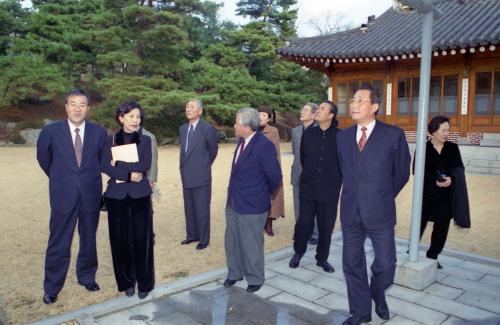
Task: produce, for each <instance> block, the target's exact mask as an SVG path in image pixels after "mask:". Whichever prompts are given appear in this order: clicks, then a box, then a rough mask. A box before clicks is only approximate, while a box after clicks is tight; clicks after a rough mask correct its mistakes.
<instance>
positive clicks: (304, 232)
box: [289, 101, 342, 273]
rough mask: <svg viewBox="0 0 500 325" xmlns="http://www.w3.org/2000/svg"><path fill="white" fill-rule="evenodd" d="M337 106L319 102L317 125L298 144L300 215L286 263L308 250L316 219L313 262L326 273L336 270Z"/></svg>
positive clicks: (297, 259) (339, 180)
mask: <svg viewBox="0 0 500 325" xmlns="http://www.w3.org/2000/svg"><path fill="white" fill-rule="evenodd" d="M336 115H337V106H336V105H335V104H334V103H332V102H330V101H326V102H323V103H321V105H319V109H318V110H317V111H316V115H315V119H316V123H317V126H314V127H311V128H308V129H307V130H305V131H304V134H303V135H302V145H301V146H300V161H301V163H302V173H301V174H300V216H299V220H298V221H297V223H296V224H295V235H294V243H293V249H294V251H295V254H294V255H293V257H292V259H291V260H290V263H289V266H290V267H291V268H296V267H298V266H299V262H300V259H301V258H302V256H303V255H304V253H305V252H306V249H307V241H308V239H309V237H311V234H312V232H313V229H314V220H316V221H317V222H318V232H319V238H318V239H319V240H318V246H317V247H316V265H317V266H319V267H321V268H323V270H324V271H325V272H328V273H332V272H334V271H335V269H334V268H333V266H331V265H330V263H328V255H329V254H330V243H331V239H332V231H333V227H334V225H335V219H336V217H337V204H338V202H339V194H340V187H341V186H342V176H341V174H340V169H339V165H338V159H337V134H338V132H339V129H337V128H336V126H337V124H338V121H337V120H336V118H335V117H336Z"/></svg>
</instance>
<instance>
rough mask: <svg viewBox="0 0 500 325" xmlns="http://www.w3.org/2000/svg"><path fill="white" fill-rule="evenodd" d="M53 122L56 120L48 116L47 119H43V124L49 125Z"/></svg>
mask: <svg viewBox="0 0 500 325" xmlns="http://www.w3.org/2000/svg"><path fill="white" fill-rule="evenodd" d="M52 122H54V121H52V120H51V119H48V118H46V119H44V120H43V125H45V126H46V125H49V124H50V123H52Z"/></svg>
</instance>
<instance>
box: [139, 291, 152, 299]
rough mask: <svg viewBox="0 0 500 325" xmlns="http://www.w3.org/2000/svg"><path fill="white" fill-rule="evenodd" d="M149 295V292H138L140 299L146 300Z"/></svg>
mask: <svg viewBox="0 0 500 325" xmlns="http://www.w3.org/2000/svg"><path fill="white" fill-rule="evenodd" d="M148 294H149V291H139V292H137V297H139V299H144V298H146V297H147V296H148Z"/></svg>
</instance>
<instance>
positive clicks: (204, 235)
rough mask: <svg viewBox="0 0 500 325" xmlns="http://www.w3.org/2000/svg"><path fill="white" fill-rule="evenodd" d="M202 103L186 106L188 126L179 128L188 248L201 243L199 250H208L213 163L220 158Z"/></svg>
mask: <svg viewBox="0 0 500 325" xmlns="http://www.w3.org/2000/svg"><path fill="white" fill-rule="evenodd" d="M202 113H203V107H202V104H201V102H200V101H199V100H197V99H192V100H189V101H188V102H187V104H186V117H187V119H188V123H186V124H184V125H182V126H181V127H180V128H179V133H180V151H181V152H180V155H179V157H180V170H181V179H182V189H183V194H184V213H185V217H186V239H185V240H183V241H182V242H181V244H182V245H187V244H189V243H192V242H196V241H199V243H198V245H197V246H196V249H199V250H200V249H205V248H207V246H208V244H209V242H210V200H211V198H212V163H213V162H214V160H215V157H217V150H218V142H217V134H216V133H215V129H214V128H213V127H212V126H211V125H210V124H208V123H207V122H205V121H204V120H203V119H202V118H201V114H202Z"/></svg>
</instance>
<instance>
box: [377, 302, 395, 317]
mask: <svg viewBox="0 0 500 325" xmlns="http://www.w3.org/2000/svg"><path fill="white" fill-rule="evenodd" d="M375 313H377V316H378V317H380V319H383V320H389V318H391V313H390V312H389V307H388V306H387V304H383V305H382V306H375Z"/></svg>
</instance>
